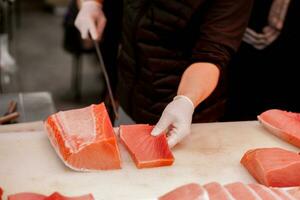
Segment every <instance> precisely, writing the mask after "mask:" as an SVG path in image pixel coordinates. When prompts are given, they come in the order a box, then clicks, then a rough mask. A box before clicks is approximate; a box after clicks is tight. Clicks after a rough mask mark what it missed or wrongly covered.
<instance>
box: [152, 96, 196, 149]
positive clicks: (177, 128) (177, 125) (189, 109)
mask: <svg viewBox="0 0 300 200" xmlns="http://www.w3.org/2000/svg"><path fill="white" fill-rule="evenodd" d="M193 113H194V104H193V102H192V101H191V100H190V99H189V98H188V97H186V96H182V95H178V96H176V97H175V98H174V100H173V101H172V102H171V103H169V104H168V105H167V107H166V108H165V110H164V111H163V113H162V116H161V118H160V120H159V121H158V123H157V124H156V126H155V127H154V129H153V130H152V132H151V135H153V136H157V135H160V134H161V133H162V132H163V131H168V130H169V136H168V144H169V147H170V148H172V147H174V146H175V145H176V144H177V143H178V142H180V141H181V140H182V139H183V138H184V137H185V136H187V135H188V134H190V129H191V123H192V116H193Z"/></svg>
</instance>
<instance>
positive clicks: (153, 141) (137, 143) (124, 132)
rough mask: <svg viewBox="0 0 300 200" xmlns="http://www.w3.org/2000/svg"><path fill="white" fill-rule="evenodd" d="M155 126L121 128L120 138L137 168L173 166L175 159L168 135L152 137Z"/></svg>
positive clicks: (143, 125) (141, 125)
mask: <svg viewBox="0 0 300 200" xmlns="http://www.w3.org/2000/svg"><path fill="white" fill-rule="evenodd" d="M152 129H153V126H149V125H146V124H139V125H128V126H120V138H121V141H122V143H123V144H124V145H125V147H126V148H127V150H128V151H129V153H130V155H131V157H132V159H133V160H134V162H135V164H136V166H137V168H150V167H160V166H167V165H172V164H173V162H174V157H173V155H172V152H171V151H170V149H169V146H168V143H167V139H166V134H161V135H159V136H156V137H154V136H152V135H151V134H150V133H151V131H152Z"/></svg>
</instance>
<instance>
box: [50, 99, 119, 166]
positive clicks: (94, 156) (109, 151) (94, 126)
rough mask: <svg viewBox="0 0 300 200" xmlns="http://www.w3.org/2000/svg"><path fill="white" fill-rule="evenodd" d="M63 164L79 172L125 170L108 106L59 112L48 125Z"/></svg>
mask: <svg viewBox="0 0 300 200" xmlns="http://www.w3.org/2000/svg"><path fill="white" fill-rule="evenodd" d="M45 126H46V129H47V132H48V137H49V139H50V142H51V144H52V146H53V147H54V149H55V150H56V152H57V154H58V155H59V157H60V158H61V159H62V160H63V162H64V163H65V164H66V165H67V166H69V167H70V168H72V169H74V170H78V171H94V170H108V169H119V168H121V159H120V153H119V149H118V145H117V140H116V136H115V133H114V131H113V127H112V125H111V122H110V119H109V116H108V113H107V111H106V108H105V105H104V103H101V104H99V105H91V106H89V107H86V108H82V109H76V110H69V111H64V112H58V113H56V114H53V115H51V116H50V117H48V119H47V121H46V123H45Z"/></svg>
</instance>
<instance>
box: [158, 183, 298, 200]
mask: <svg viewBox="0 0 300 200" xmlns="http://www.w3.org/2000/svg"><path fill="white" fill-rule="evenodd" d="M299 199H300V189H299V188H293V189H282V188H281V189H279V188H271V187H266V186H264V185H261V184H256V183H251V184H244V183H241V182H235V183H230V184H227V185H224V186H223V185H221V184H219V183H217V182H211V183H208V184H205V185H203V186H201V185H199V184H196V183H191V184H187V185H183V186H181V187H179V188H176V189H175V190H172V191H171V192H169V193H167V194H165V195H163V196H161V197H160V198H159V200H299Z"/></svg>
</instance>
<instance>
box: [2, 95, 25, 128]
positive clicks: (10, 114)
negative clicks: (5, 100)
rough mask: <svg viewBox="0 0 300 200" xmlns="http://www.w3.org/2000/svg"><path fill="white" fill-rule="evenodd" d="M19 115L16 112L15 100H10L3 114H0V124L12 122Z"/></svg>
mask: <svg viewBox="0 0 300 200" xmlns="http://www.w3.org/2000/svg"><path fill="white" fill-rule="evenodd" d="M19 116H20V114H19V113H18V112H17V102H15V101H13V100H12V101H10V102H9V105H8V108H7V112H6V113H5V114H4V115H3V116H0V125H1V124H10V123H14V122H15V120H16V119H17V118H18V117H19Z"/></svg>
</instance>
